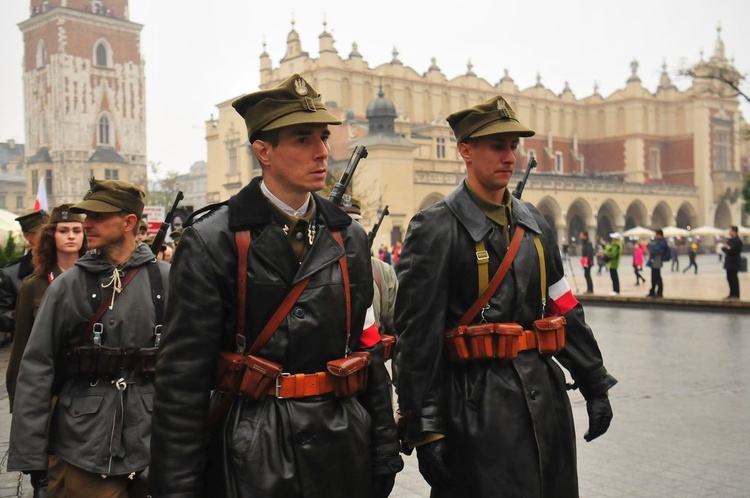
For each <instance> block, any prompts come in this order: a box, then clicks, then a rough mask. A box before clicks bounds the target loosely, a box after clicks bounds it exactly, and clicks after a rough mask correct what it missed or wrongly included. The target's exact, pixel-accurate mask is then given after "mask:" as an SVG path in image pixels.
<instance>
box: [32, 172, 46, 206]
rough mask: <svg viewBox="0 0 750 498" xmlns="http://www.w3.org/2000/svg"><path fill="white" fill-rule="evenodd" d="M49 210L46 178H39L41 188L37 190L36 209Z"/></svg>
mask: <svg viewBox="0 0 750 498" xmlns="http://www.w3.org/2000/svg"><path fill="white" fill-rule="evenodd" d="M40 209H41V210H43V211H49V207H48V206H47V185H46V183H45V181H44V178H40V179H39V188H38V189H37V190H36V200H35V201H34V211H39V210H40Z"/></svg>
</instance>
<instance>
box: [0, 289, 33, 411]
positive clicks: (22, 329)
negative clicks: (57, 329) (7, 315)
mask: <svg viewBox="0 0 750 498" xmlns="http://www.w3.org/2000/svg"><path fill="white" fill-rule="evenodd" d="M30 282H31V280H26V281H25V282H24V283H23V284H22V285H21V289H20V290H19V291H18V302H17V303H16V311H15V318H16V324H15V333H14V334H13V346H12V348H11V351H10V358H9V360H8V370H6V372H5V386H6V388H7V389H8V401H9V402H10V411H11V413H13V400H14V399H15V395H16V382H17V380H18V369H19V368H20V367H21V357H22V356H23V352H24V350H25V349H26V344H27V343H28V341H29V336H30V335H31V327H32V325H33V324H34V295H33V288H32V287H31V285H30Z"/></svg>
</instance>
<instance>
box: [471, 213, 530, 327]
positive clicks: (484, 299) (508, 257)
mask: <svg viewBox="0 0 750 498" xmlns="http://www.w3.org/2000/svg"><path fill="white" fill-rule="evenodd" d="M524 231H525V230H524V228H523V226H521V225H518V226H516V231H515V233H514V234H513V240H511V241H510V247H508V252H506V253H505V257H504V258H503V261H502V262H501V263H500V268H498V269H497V273H495V276H494V277H492V280H491V281H490V284H489V285H488V286H487V288H486V289H485V290H484V292H483V293H482V295H481V296H479V297H478V298H477V300H476V301H474V304H472V305H471V307H470V308H469V309H468V310H466V313H464V315H463V316H462V317H461V319H460V320H459V321H458V324H459V325H469V324H470V323H471V321H472V320H473V319H474V317H475V316H477V313H479V311H480V310H481V309H482V308H484V307H485V306H486V305H487V303H489V302H490V298H491V297H492V295H493V294H494V293H495V291H496V290H497V288H498V287H500V282H502V281H503V278H505V274H506V273H508V270H509V269H510V265H511V264H512V263H513V260H514V259H515V257H516V253H517V252H518V248H519V247H520V246H521V239H523V234H524Z"/></svg>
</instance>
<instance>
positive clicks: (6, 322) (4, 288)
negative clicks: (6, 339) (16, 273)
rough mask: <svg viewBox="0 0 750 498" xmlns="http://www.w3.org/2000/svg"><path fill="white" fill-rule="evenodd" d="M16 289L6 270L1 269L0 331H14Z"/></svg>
mask: <svg viewBox="0 0 750 498" xmlns="http://www.w3.org/2000/svg"><path fill="white" fill-rule="evenodd" d="M15 308H16V289H15V288H14V287H13V282H12V281H11V278H10V276H9V275H7V274H6V273H5V270H1V269H0V332H13V327H14V325H13V323H14V322H13V317H14V315H15Z"/></svg>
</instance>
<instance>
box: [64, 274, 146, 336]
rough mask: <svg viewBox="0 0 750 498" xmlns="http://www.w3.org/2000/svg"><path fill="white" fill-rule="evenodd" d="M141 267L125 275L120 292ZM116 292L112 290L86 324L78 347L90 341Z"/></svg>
mask: <svg viewBox="0 0 750 498" xmlns="http://www.w3.org/2000/svg"><path fill="white" fill-rule="evenodd" d="M140 269H141V267H140V266H139V267H137V268H132V269H131V270H130V271H128V272H127V273H126V274H125V278H123V279H122V282H121V283H120V292H122V291H123V290H125V287H127V285H128V284H129V283H130V281H131V280H133V277H135V274H136V273H138V270H140ZM114 293H115V291H114V290H112V293H111V294H110V295H109V296H107V299H103V300H102V304H101V306H99V308H98V309H97V310H96V311H95V312H94V314H93V315H92V316H91V319H90V320H89V323H87V324H86V328H85V329H84V330H83V335H82V336H81V340H79V341H78V346H85V345H86V344H87V343H88V342H89V339H90V338H91V334H92V333H93V332H94V324H96V323H97V322H98V321H99V320H100V319H101V317H102V316H104V313H105V312H106V311H107V308H109V304H110V303H111V302H112V294H114Z"/></svg>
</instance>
